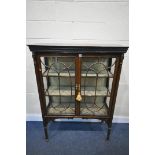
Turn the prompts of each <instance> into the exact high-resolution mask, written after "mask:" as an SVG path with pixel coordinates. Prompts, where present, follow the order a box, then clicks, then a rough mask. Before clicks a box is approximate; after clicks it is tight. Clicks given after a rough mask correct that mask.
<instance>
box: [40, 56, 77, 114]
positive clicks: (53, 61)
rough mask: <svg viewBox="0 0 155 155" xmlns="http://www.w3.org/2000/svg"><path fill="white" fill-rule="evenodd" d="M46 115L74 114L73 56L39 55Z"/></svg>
mask: <svg viewBox="0 0 155 155" xmlns="http://www.w3.org/2000/svg"><path fill="white" fill-rule="evenodd" d="M41 68H42V78H43V83H44V96H45V102H46V110H47V115H75V57H74V56H44V57H41Z"/></svg>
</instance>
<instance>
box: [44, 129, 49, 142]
mask: <svg viewBox="0 0 155 155" xmlns="http://www.w3.org/2000/svg"><path fill="white" fill-rule="evenodd" d="M44 132H45V140H46V141H47V140H48V133H47V126H46V127H44Z"/></svg>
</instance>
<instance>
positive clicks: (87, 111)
mask: <svg viewBox="0 0 155 155" xmlns="http://www.w3.org/2000/svg"><path fill="white" fill-rule="evenodd" d="M74 105H75V104H74V103H70V106H69V107H68V108H67V103H66V108H65V107H64V106H65V103H61V104H59V106H58V107H55V108H54V107H52V106H49V107H48V108H47V114H48V115H74V114H75V107H74ZM80 114H81V115H100V116H106V115H108V108H107V106H106V105H104V106H103V107H102V108H97V107H91V108H87V107H86V106H85V104H81V108H80Z"/></svg>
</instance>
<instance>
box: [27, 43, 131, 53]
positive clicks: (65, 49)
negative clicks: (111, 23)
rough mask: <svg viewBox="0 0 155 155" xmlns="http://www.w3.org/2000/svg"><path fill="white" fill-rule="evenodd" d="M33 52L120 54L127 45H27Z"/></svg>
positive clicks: (125, 49) (124, 51)
mask: <svg viewBox="0 0 155 155" xmlns="http://www.w3.org/2000/svg"><path fill="white" fill-rule="evenodd" d="M28 47H29V49H30V51H32V52H33V53H55V52H56V53H62V54H63V53H66V54H67V53H68V54H69V53H72V54H79V53H80V54H87V53H99V54H121V53H126V52H127V50H128V47H123V46H56V45H28Z"/></svg>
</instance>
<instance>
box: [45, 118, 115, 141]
mask: <svg viewBox="0 0 155 155" xmlns="http://www.w3.org/2000/svg"><path fill="white" fill-rule="evenodd" d="M59 118H62V119H74V118H82V119H99V120H101V122H98V123H103V122H105V123H106V124H107V127H108V129H107V137H106V140H109V138H110V134H111V127H112V119H111V118H110V117H109V118H108V117H104V118H103V117H102V118H101V117H98V118H97V117H96V116H95V117H93V116H90V118H88V116H85V117H84V116H82V117H79V116H70V117H68V116H66V117H64V116H62V117H56V116H45V117H44V118H43V126H44V134H45V141H46V142H48V123H49V122H51V121H52V122H55V119H59ZM91 123H92V122H91Z"/></svg>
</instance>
